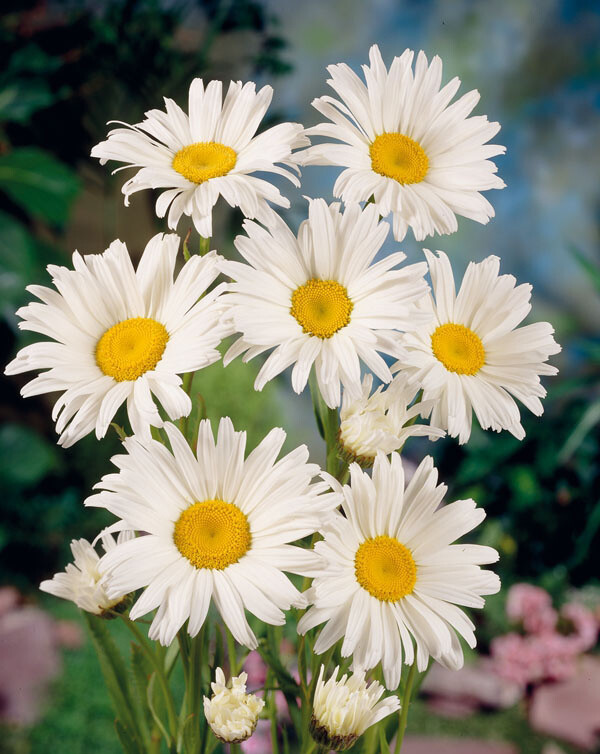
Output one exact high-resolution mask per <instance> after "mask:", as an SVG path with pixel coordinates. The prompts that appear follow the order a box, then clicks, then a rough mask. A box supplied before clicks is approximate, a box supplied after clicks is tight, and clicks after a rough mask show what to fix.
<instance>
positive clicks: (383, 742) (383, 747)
mask: <svg viewBox="0 0 600 754" xmlns="http://www.w3.org/2000/svg"><path fill="white" fill-rule="evenodd" d="M379 751H380V752H381V754H391V752H390V745H389V744H388V741H387V738H386V737H385V727H384V726H383V725H381V726H380V727H379Z"/></svg>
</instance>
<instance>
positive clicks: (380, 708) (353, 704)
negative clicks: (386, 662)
mask: <svg viewBox="0 0 600 754" xmlns="http://www.w3.org/2000/svg"><path fill="white" fill-rule="evenodd" d="M324 670H325V668H324V666H323V665H321V670H320V671H319V680H318V681H317V686H316V688H315V696H314V700H313V713H312V718H311V721H310V732H311V735H312V737H313V738H314V740H315V741H316V742H317V743H318V744H321V745H322V746H325V747H326V748H327V749H328V750H329V749H335V751H344V750H345V749H349V748H350V747H351V746H352V745H353V744H354V743H355V741H356V740H357V738H358V737H359V736H362V734H363V733H364V732H365V731H366V729H367V728H370V727H371V725H375V723H378V722H379V721H380V720H383V718H384V717H387V716H388V715H391V714H392V712H395V711H396V710H397V709H399V707H400V700H399V699H398V697H397V696H389V697H387V698H386V699H381V695H382V694H383V692H384V691H385V688H384V687H383V686H382V685H381V684H380V683H378V682H377V681H372V682H371V683H370V684H369V685H368V686H367V683H366V681H365V673H364V671H362V670H361V671H358V672H356V673H354V674H353V675H352V676H350V678H349V677H348V676H347V675H343V676H342V677H341V678H340V680H339V681H338V679H337V676H338V671H339V668H336V669H335V670H334V671H333V675H332V676H331V677H330V678H329V680H328V681H327V682H326V683H324V682H323V673H324ZM380 699H381V701H379V700H380Z"/></svg>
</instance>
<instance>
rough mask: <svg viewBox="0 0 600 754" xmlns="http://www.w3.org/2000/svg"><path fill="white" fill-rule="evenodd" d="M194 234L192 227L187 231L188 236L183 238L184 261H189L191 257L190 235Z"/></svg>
mask: <svg viewBox="0 0 600 754" xmlns="http://www.w3.org/2000/svg"><path fill="white" fill-rule="evenodd" d="M191 234H192V229H191V228H190V229H189V230H188V232H187V235H186V237H185V238H184V239H183V261H184V262H187V261H188V259H189V258H190V257H191V254H190V246H189V243H190V236H191Z"/></svg>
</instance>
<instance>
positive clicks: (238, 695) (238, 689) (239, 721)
mask: <svg viewBox="0 0 600 754" xmlns="http://www.w3.org/2000/svg"><path fill="white" fill-rule="evenodd" d="M247 680H248V674H247V673H240V674H239V675H238V676H235V677H233V678H231V679H230V681H229V683H225V674H224V673H223V671H222V670H221V668H217V670H216V672H215V680H214V681H213V682H212V683H211V684H210V685H211V687H212V691H213V695H212V697H211V698H210V699H209V698H208V697H206V696H205V697H204V715H205V717H206V720H207V722H208V724H209V725H210V727H211V729H212V732H213V733H214V734H215V736H216V737H217V738H218V739H219V740H220V741H223V742H224V743H229V744H239V743H241V742H242V741H245V740H246V739H248V738H250V736H251V735H252V734H253V733H254V729H255V728H256V723H257V721H258V716H259V715H260V713H261V712H262V709H263V707H264V706H265V703H264V700H263V699H259V698H258V697H257V696H256V695H255V694H247V693H246V681H247Z"/></svg>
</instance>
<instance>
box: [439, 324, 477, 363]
mask: <svg viewBox="0 0 600 754" xmlns="http://www.w3.org/2000/svg"><path fill="white" fill-rule="evenodd" d="M431 348H432V350H433V355H434V356H435V357H436V359H438V361H441V362H442V364H443V365H444V366H445V367H446V369H447V370H448V371H449V372H456V373H457V374H470V375H473V374H477V372H478V371H479V370H480V369H481V367H482V366H483V365H484V364H485V349H484V347H483V343H482V342H481V338H480V337H479V336H478V335H477V334H476V333H474V332H473V330H470V329H469V328H468V327H465V326H464V325H456V324H454V323H448V324H445V325H440V326H439V327H438V328H437V330H436V331H435V332H434V333H433V335H432V336H431Z"/></svg>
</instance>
